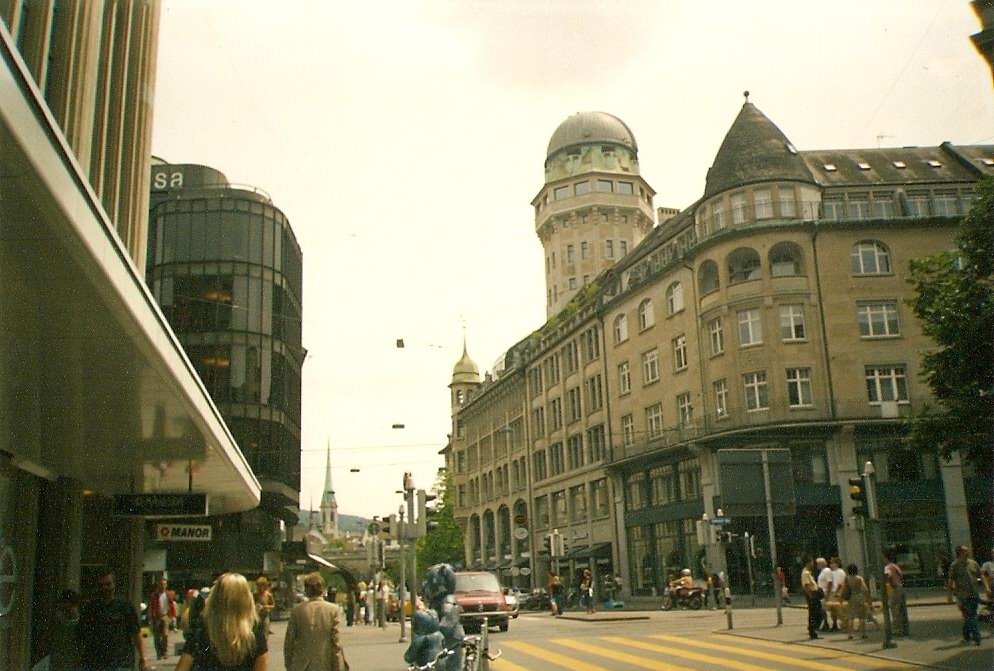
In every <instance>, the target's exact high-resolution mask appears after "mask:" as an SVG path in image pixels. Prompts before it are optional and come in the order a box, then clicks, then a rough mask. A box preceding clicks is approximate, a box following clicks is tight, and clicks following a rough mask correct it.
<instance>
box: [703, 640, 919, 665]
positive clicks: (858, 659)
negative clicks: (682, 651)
mask: <svg viewBox="0 0 994 671" xmlns="http://www.w3.org/2000/svg"><path fill="white" fill-rule="evenodd" d="M719 636H728V637H734V638H737V639H739V640H743V641H748V642H749V645H755V646H758V647H761V648H772V649H774V650H785V649H787V650H793V649H797V646H799V647H801V648H804V649H807V650H824V651H825V652H835V653H838V654H839V656H838V657H836V658H835V659H844V660H845V661H846V663H847V664H855V665H856V666H871V667H873V668H874V669H879V668H880V663H881V662H887V663H888V664H891V665H892V666H890V667H887V668H892V669H918V668H921V667H920V666H919V665H916V664H907V663H905V662H902V661H899V660H896V659H891V658H889V657H871V656H869V655H867V654H864V653H859V652H846V651H845V650H839V649H838V648H826V647H824V646H819V645H807V642H806V641H804V642H801V643H796V642H795V643H791V642H783V641H768V640H766V639H764V638H752V637H751V636H743V635H741V634H729V633H726V632H719ZM873 652H880V651H879V650H874V651H873Z"/></svg>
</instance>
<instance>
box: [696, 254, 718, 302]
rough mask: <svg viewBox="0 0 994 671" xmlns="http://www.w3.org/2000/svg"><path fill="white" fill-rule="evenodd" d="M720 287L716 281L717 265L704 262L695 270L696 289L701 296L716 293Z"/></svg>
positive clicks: (712, 262) (711, 262)
mask: <svg viewBox="0 0 994 671" xmlns="http://www.w3.org/2000/svg"><path fill="white" fill-rule="evenodd" d="M719 286H720V284H719V281H718V264H717V263H715V262H714V261H705V262H704V263H702V264H701V266H700V268H698V269H697V288H698V290H699V291H700V292H701V295H702V296H703V295H705V294H709V293H711V292H712V291H717V290H718V287H719Z"/></svg>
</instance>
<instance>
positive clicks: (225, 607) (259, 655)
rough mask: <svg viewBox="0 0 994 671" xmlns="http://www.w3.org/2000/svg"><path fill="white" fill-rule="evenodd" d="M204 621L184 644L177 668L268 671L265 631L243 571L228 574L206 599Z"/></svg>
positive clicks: (267, 649) (178, 670)
mask: <svg viewBox="0 0 994 671" xmlns="http://www.w3.org/2000/svg"><path fill="white" fill-rule="evenodd" d="M202 619H203V624H202V626H201V627H199V628H198V629H197V630H196V631H195V632H194V633H193V636H192V637H191V638H190V639H189V640H187V642H186V643H185V644H184V646H183V653H182V654H181V655H180V658H179V664H177V665H176V671H190V670H191V669H196V670H197V671H221V670H230V671H236V670H237V671H265V669H266V663H267V661H268V657H269V647H268V645H267V643H266V634H265V632H264V631H263V628H262V625H261V623H260V622H259V614H258V612H257V611H256V608H255V599H253V597H252V590H251V589H250V588H249V584H248V581H247V580H246V579H245V577H244V576H242V575H241V574H240V573H225V574H224V575H222V576H221V577H220V578H218V579H217V581H216V582H215V583H214V586H213V587H212V588H211V590H210V593H209V594H208V595H207V599H206V600H205V602H204V610H203V615H202Z"/></svg>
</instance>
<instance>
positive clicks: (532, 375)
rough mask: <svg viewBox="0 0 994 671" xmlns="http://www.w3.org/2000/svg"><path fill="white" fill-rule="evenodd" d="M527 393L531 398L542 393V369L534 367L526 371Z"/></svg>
mask: <svg viewBox="0 0 994 671" xmlns="http://www.w3.org/2000/svg"><path fill="white" fill-rule="evenodd" d="M528 392H529V393H530V394H531V395H532V396H538V395H539V394H541V393H542V368H541V367H540V366H536V367H534V368H532V369H531V370H529V371H528Z"/></svg>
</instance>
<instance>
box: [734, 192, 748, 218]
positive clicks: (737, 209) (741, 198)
mask: <svg viewBox="0 0 994 671" xmlns="http://www.w3.org/2000/svg"><path fill="white" fill-rule="evenodd" d="M745 220H746V197H745V194H744V193H736V194H732V223H733V224H742V223H745Z"/></svg>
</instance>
